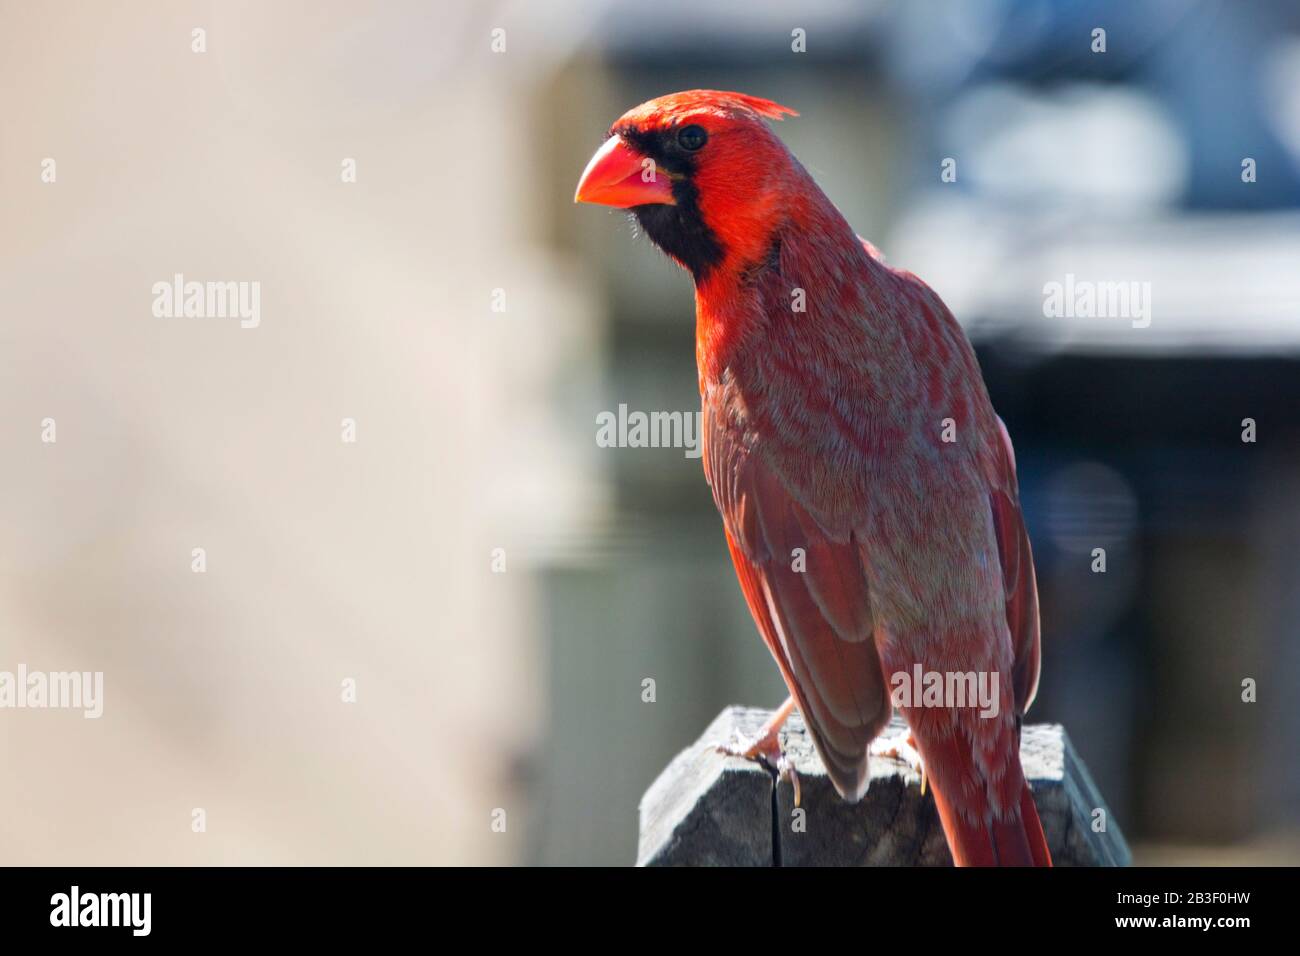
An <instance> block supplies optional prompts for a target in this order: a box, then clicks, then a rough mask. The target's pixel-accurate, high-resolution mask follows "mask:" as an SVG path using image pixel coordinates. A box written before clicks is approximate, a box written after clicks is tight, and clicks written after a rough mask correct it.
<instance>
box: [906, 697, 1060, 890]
mask: <svg viewBox="0 0 1300 956" xmlns="http://www.w3.org/2000/svg"><path fill="white" fill-rule="evenodd" d="M911 716H912V715H909V718H910V717H911ZM909 723H911V720H910V719H909ZM918 725H919V726H918ZM927 730H932V728H927V727H926V726H925V723H924V719H922V720H920V721H917V722H916V723H912V734H913V737H914V738H915V740H916V743H917V749H918V750H919V751H920V753H921V759H922V761H923V762H924V764H925V770H926V776H927V778H928V779H929V781H930V786H931V789H932V790H933V792H934V802H935V806H936V807H937V808H938V810H939V821H940V823H941V824H942V825H943V832H944V836H945V837H946V838H947V840H948V849H949V850H950V851H951V852H952V860H953V863H954V864H955V865H956V866H1051V865H1052V854H1051V852H1050V851H1049V850H1048V847H1047V838H1046V836H1045V835H1044V834H1043V824H1042V822H1041V821H1040V820H1039V819H1038V809H1037V808H1036V807H1035V806H1034V796H1033V793H1032V792H1031V791H1030V789H1029V784H1028V782H1027V781H1026V780H1025V777H1024V771H1023V770H1022V769H1021V766H1020V753H1019V746H1018V744H1019V737H1020V735H1019V733H1018V732H1011V733H1008V734H1006V735H1005V736H1006V737H1008V738H1010V740H1009V741H1008V744H1009V745H1008V746H1006V747H1003V748H998V749H997V750H996V751H995V752H996V753H997V754H998V756H999V757H1000V758H1001V760H1000V761H999V762H1000V763H1001V766H1000V767H999V770H1000V772H998V773H989V772H987V770H985V769H982V768H981V766H980V762H979V761H976V760H975V759H974V755H973V754H974V748H973V745H972V742H971V738H970V737H969V736H968V735H967V734H966V733H965V732H964V730H963V729H962V728H960V727H958V728H952V727H951V726H950V727H949V728H948V729H947V731H946V733H934V732H929V733H927ZM918 731H919V732H918ZM1011 743H1014V746H1011V745H1010V744H1011Z"/></svg>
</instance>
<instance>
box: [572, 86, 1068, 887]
mask: <svg viewBox="0 0 1300 956" xmlns="http://www.w3.org/2000/svg"><path fill="white" fill-rule="evenodd" d="M793 113H794V111H793V110H788V109H786V108H785V107H781V106H778V105H777V104H775V103H771V102H770V101H767V100H760V99H757V98H754V97H748V96H744V95H742V94H736V93H722V92H718V91H698V90H697V91H692V92H689V93H679V94H674V95H672V96H668V97H663V98H661V99H658V100H652V101H650V102H649V103H646V104H643V105H642V106H639V107H637V108H636V109H634V110H631V111H630V112H629V113H627V114H626V115H625V116H624V117H622V118H621V119H620V120H619V121H618V122H616V123H615V124H614V127H613V132H614V134H615V135H616V136H619V137H620V143H618V144H613V145H612V146H611V145H608V144H607V147H606V148H605V150H603V151H602V152H604V153H607V154H609V155H610V157H611V158H610V159H608V160H604V161H602V162H601V163H597V161H596V160H593V166H591V167H589V168H588V171H587V173H586V174H584V179H583V182H582V183H580V184H579V190H578V198H579V199H588V197H590V196H594V195H597V194H598V192H599V189H600V188H601V186H602V183H605V184H608V183H613V182H614V181H616V180H617V185H618V190H619V191H618V195H619V196H620V197H621V198H620V200H619V201H618V202H617V203H615V204H618V205H630V206H631V208H632V211H633V212H634V213H635V214H636V215H637V217H638V218H639V219H640V220H641V222H642V225H643V226H644V227H645V228H646V231H647V232H648V233H649V234H650V236H651V238H652V239H654V240H655V241H656V242H658V243H659V244H660V245H662V246H663V247H664V248H665V249H666V250H667V251H669V253H670V254H672V255H674V257H675V258H677V259H678V261H680V262H681V263H682V264H683V265H684V266H685V267H686V268H688V269H689V270H690V271H691V272H692V273H693V274H694V278H695V281H696V331H697V335H696V355H697V360H698V365H699V383H700V395H701V399H702V404H703V412H704V435H703V438H704V467H705V474H706V477H707V478H708V481H709V484H710V486H711V488H712V490H713V495H714V500H715V502H716V504H717V507H718V510H719V512H720V514H721V515H722V519H723V524H724V527H725V530H726V537H727V543H728V546H729V548H730V551H731V556H732V560H733V562H734V564H735V566H736V573H737V576H738V578H739V580H740V584H741V588H742V590H743V592H744V594H745V598H746V600H747V602H748V604H749V607H750V610H751V612H752V613H753V616H754V620H755V622H756V623H757V625H758V629H759V631H760V633H761V634H762V636H763V639H764V641H765V643H766V644H767V646H768V649H769V651H771V653H772V656H773V657H774V658H775V660H776V662H777V665H778V667H779V668H780V670H781V674H782V677H783V678H784V679H785V682H786V684H787V685H788V686H789V688H790V692H791V694H792V696H793V698H794V700H795V702H796V703H797V705H798V707H799V709H800V711H801V712H802V713H803V715H804V718H805V720H806V722H807V725H808V727H809V730H810V732H811V734H812V737H813V740H814V742H815V744H816V746H817V749H818V752H819V753H820V754H821V756H822V758H823V761H824V763H825V764H826V767H827V770H828V772H829V774H830V777H831V779H832V781H833V782H834V784H835V786H836V788H837V789H838V790H839V792H840V793H841V794H842V795H843V796H844V797H845V798H846V799H850V800H856V799H858V798H860V797H861V795H862V793H863V792H864V791H865V789H866V786H867V782H868V780H869V773H868V768H867V763H868V752H867V748H868V745H869V744H870V742H871V740H872V739H873V738H874V737H875V736H876V735H877V734H879V733H880V731H881V730H882V729H883V727H884V726H885V724H886V723H887V722H888V720H889V716H890V713H891V710H892V702H891V691H892V690H893V689H894V687H895V675H898V674H909V675H910V674H911V673H912V672H913V668H914V667H915V666H916V665H918V664H919V665H920V666H921V667H922V668H923V670H924V671H926V672H938V673H941V674H951V673H970V672H974V673H982V674H986V675H989V676H990V677H992V676H993V675H996V677H997V679H998V689H999V694H998V700H997V705H998V706H997V714H996V715H995V716H981V715H980V713H979V711H978V709H977V708H974V707H963V706H956V705H954V704H952V703H951V702H945V705H944V706H939V707H933V706H931V707H926V706H919V705H918V704H917V702H916V701H915V700H913V701H909V702H907V703H909V704H910V706H900V708H899V709H900V711H901V713H902V715H903V717H904V718H905V719H906V720H907V722H908V725H909V727H910V728H911V731H912V735H913V737H914V739H915V741H916V749H917V750H918V752H919V753H920V755H921V758H922V761H923V763H924V767H925V771H926V774H927V776H928V779H929V781H930V784H931V787H932V789H933V791H934V794H935V802H936V805H937V807H938V810H939V815H940V819H941V821H942V823H943V827H944V832H945V834H946V836H947V838H948V844H949V847H950V848H951V850H952V854H953V859H954V861H955V862H956V863H957V864H958V865H967V864H1003V865H1007V864H1037V865H1049V864H1050V856H1049V853H1048V850H1047V844H1046V841H1045V839H1044V837H1043V832H1042V827H1041V825H1040V823H1039V820H1038V815H1037V812H1036V811H1035V809H1034V804H1033V799H1032V796H1031V795H1030V791H1029V787H1028V785H1027V783H1026V782H1025V779H1024V775H1023V772H1022V769H1021V766H1020V759H1019V738H1020V731H1019V726H1020V717H1021V715H1023V714H1024V712H1025V710H1026V708H1027V707H1028V706H1029V704H1030V702H1031V701H1032V699H1033V696H1034V692H1035V689H1036V685H1037V680H1038V668H1039V631H1038V602H1037V590H1036V586H1035V582H1034V570H1033V558H1032V555H1031V554H1030V549H1029V539H1028V536H1027V534H1026V531H1025V527H1024V522H1023V519H1022V516H1021V512H1020V506H1019V499H1018V491H1017V482H1016V474H1015V463H1014V454H1013V452H1012V449H1011V443H1010V440H1009V438H1008V437H1007V435H1006V431H1005V429H1004V428H1003V426H1002V424H1001V422H1000V420H999V419H998V417H997V416H996V415H995V414H994V412H993V408H992V406H991V404H990V402H989V398H988V393H987V391H986V389H985V387H984V382H983V379H982V377H981V375H980V370H979V366H978V364H977V362H976V360H975V356H974V353H973V351H972V350H971V347H970V344H969V342H968V341H967V340H966V337H965V335H964V334H963V333H962V331H961V328H960V326H958V324H957V322H956V321H955V320H954V318H953V317H952V315H951V313H950V312H949V311H948V309H947V308H946V307H945V306H944V304H943V302H942V301H940V299H939V297H938V296H937V295H936V294H935V293H934V292H933V291H932V290H931V289H930V288H929V287H928V286H926V285H925V283H923V282H922V281H921V280H920V279H918V278H916V277H915V276H913V275H911V274H910V273H907V272H902V271H898V270H895V269H892V268H890V267H889V266H887V265H886V264H885V263H884V262H883V261H882V259H881V258H880V256H879V254H878V253H877V252H876V251H875V249H874V248H873V247H872V246H870V244H868V243H865V242H864V241H862V240H860V239H858V238H857V237H856V236H855V235H854V233H853V231H852V229H851V228H850V227H849V225H848V223H847V222H846V221H845V220H844V218H843V217H842V216H841V215H840V213H839V212H838V210H836V208H835V207H834V205H832V203H831V202H830V200H829V199H827V198H826V196H825V195H824V194H823V193H822V191H821V190H820V189H819V188H818V187H817V185H816V184H815V183H814V182H813V180H812V178H811V177H810V176H809V175H808V173H807V172H806V171H805V170H804V168H803V167H802V166H801V165H800V164H799V163H798V161H797V160H796V159H795V158H794V157H793V156H792V155H791V154H790V153H789V151H788V150H787V149H786V148H785V146H784V145H783V144H782V143H781V141H780V140H779V139H778V138H777V137H776V135H775V133H774V132H773V131H772V130H771V128H770V127H769V126H768V125H767V124H766V123H765V122H764V121H763V120H764V118H769V119H779V118H780V117H781V116H782V115H783V114H793ZM687 127H693V128H698V129H702V130H703V131H704V135H703V136H701V135H699V134H695V135H693V136H690V137H683V136H682V135H681V131H682V130H684V129H686V128H687ZM702 138H703V140H704V143H703V145H702V146H695V145H694V144H695V143H696V142H697V141H699V140H700V139H702ZM624 153H626V154H627V155H622V154H624ZM615 154H618V155H615ZM598 155H599V154H598ZM620 155H622V158H621V159H620V158H619V156H620ZM644 156H649V157H650V158H653V159H654V160H655V161H656V164H657V165H656V167H655V168H656V169H657V170H658V175H660V176H665V177H667V180H666V181H665V180H658V181H657V183H656V184H655V185H654V186H653V189H654V195H653V198H652V197H651V194H650V192H649V189H650V188H651V187H650V186H647V191H646V193H645V204H643V205H635V204H634V203H635V202H636V196H637V195H638V193H637V186H636V182H635V180H633V179H632V178H631V173H630V172H627V171H628V170H631V169H633V168H634V167H633V165H632V164H633V162H634V161H635V160H637V159H639V158H642V157H644ZM619 164H621V165H619ZM597 167H599V168H597ZM643 178H644V177H643ZM629 189H630V190H631V192H629ZM629 196H630V197H631V198H630V199H629V198H628V197H629ZM588 201H602V200H600V199H599V198H596V199H588ZM797 302H802V304H803V307H804V311H798V309H797V305H796V303H797ZM946 430H947V431H948V432H949V433H950V434H951V437H953V439H954V440H952V441H945V440H944V438H945V431H946ZM800 552H802V554H803V555H804V561H805V562H806V567H800V566H799V565H800V561H799V559H798V555H799V553H800Z"/></svg>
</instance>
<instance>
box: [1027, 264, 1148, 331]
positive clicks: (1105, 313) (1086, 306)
mask: <svg viewBox="0 0 1300 956" xmlns="http://www.w3.org/2000/svg"><path fill="white" fill-rule="evenodd" d="M1043 315H1044V316H1046V317H1047V318H1049V319H1130V320H1132V322H1133V328H1135V329H1145V328H1146V327H1147V326H1149V325H1150V324H1151V283H1150V282H1136V281H1134V282H1094V281H1092V280H1090V279H1076V278H1075V276H1074V273H1073V272H1067V273H1066V274H1065V281H1064V282H1055V281H1053V282H1048V283H1046V284H1045V285H1044V286H1043Z"/></svg>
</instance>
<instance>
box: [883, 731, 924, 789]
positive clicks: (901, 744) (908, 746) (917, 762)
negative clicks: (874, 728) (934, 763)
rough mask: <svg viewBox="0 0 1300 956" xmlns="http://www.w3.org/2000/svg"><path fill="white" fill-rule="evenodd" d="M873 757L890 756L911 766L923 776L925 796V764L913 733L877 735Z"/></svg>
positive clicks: (922, 785) (922, 787)
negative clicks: (895, 735)
mask: <svg viewBox="0 0 1300 956" xmlns="http://www.w3.org/2000/svg"><path fill="white" fill-rule="evenodd" d="M870 753H871V755H872V756H873V757H888V758H889V759H890V760H897V761H899V762H900V763H905V764H907V765H908V766H909V767H911V768H912V769H913V770H914V771H916V773H917V774H918V775H920V777H921V796H925V764H924V763H922V762H921V754H920V753H919V752H918V751H917V749H916V738H915V737H913V736H912V735H911V734H907V735H906V736H904V735H901V734H900V735H899V736H897V737H877V738H876V739H875V740H873V741H872V742H871V749H870Z"/></svg>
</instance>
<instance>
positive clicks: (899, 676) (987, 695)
mask: <svg viewBox="0 0 1300 956" xmlns="http://www.w3.org/2000/svg"><path fill="white" fill-rule="evenodd" d="M998 678H999V674H998V672H997V671H927V670H925V669H924V668H923V667H921V665H920V664H919V663H918V664H913V665H912V672H911V673H910V674H909V673H908V672H907V671H896V672H895V673H894V674H893V675H892V676H890V678H889V684H890V687H892V688H893V689H892V690H891V691H890V693H889V699H890V700H891V701H892V702H893V704H894V706H895V707H971V708H975V707H978V708H979V715H980V716H981V717H996V716H997V715H998V707H999V697H998V685H999V680H998Z"/></svg>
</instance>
